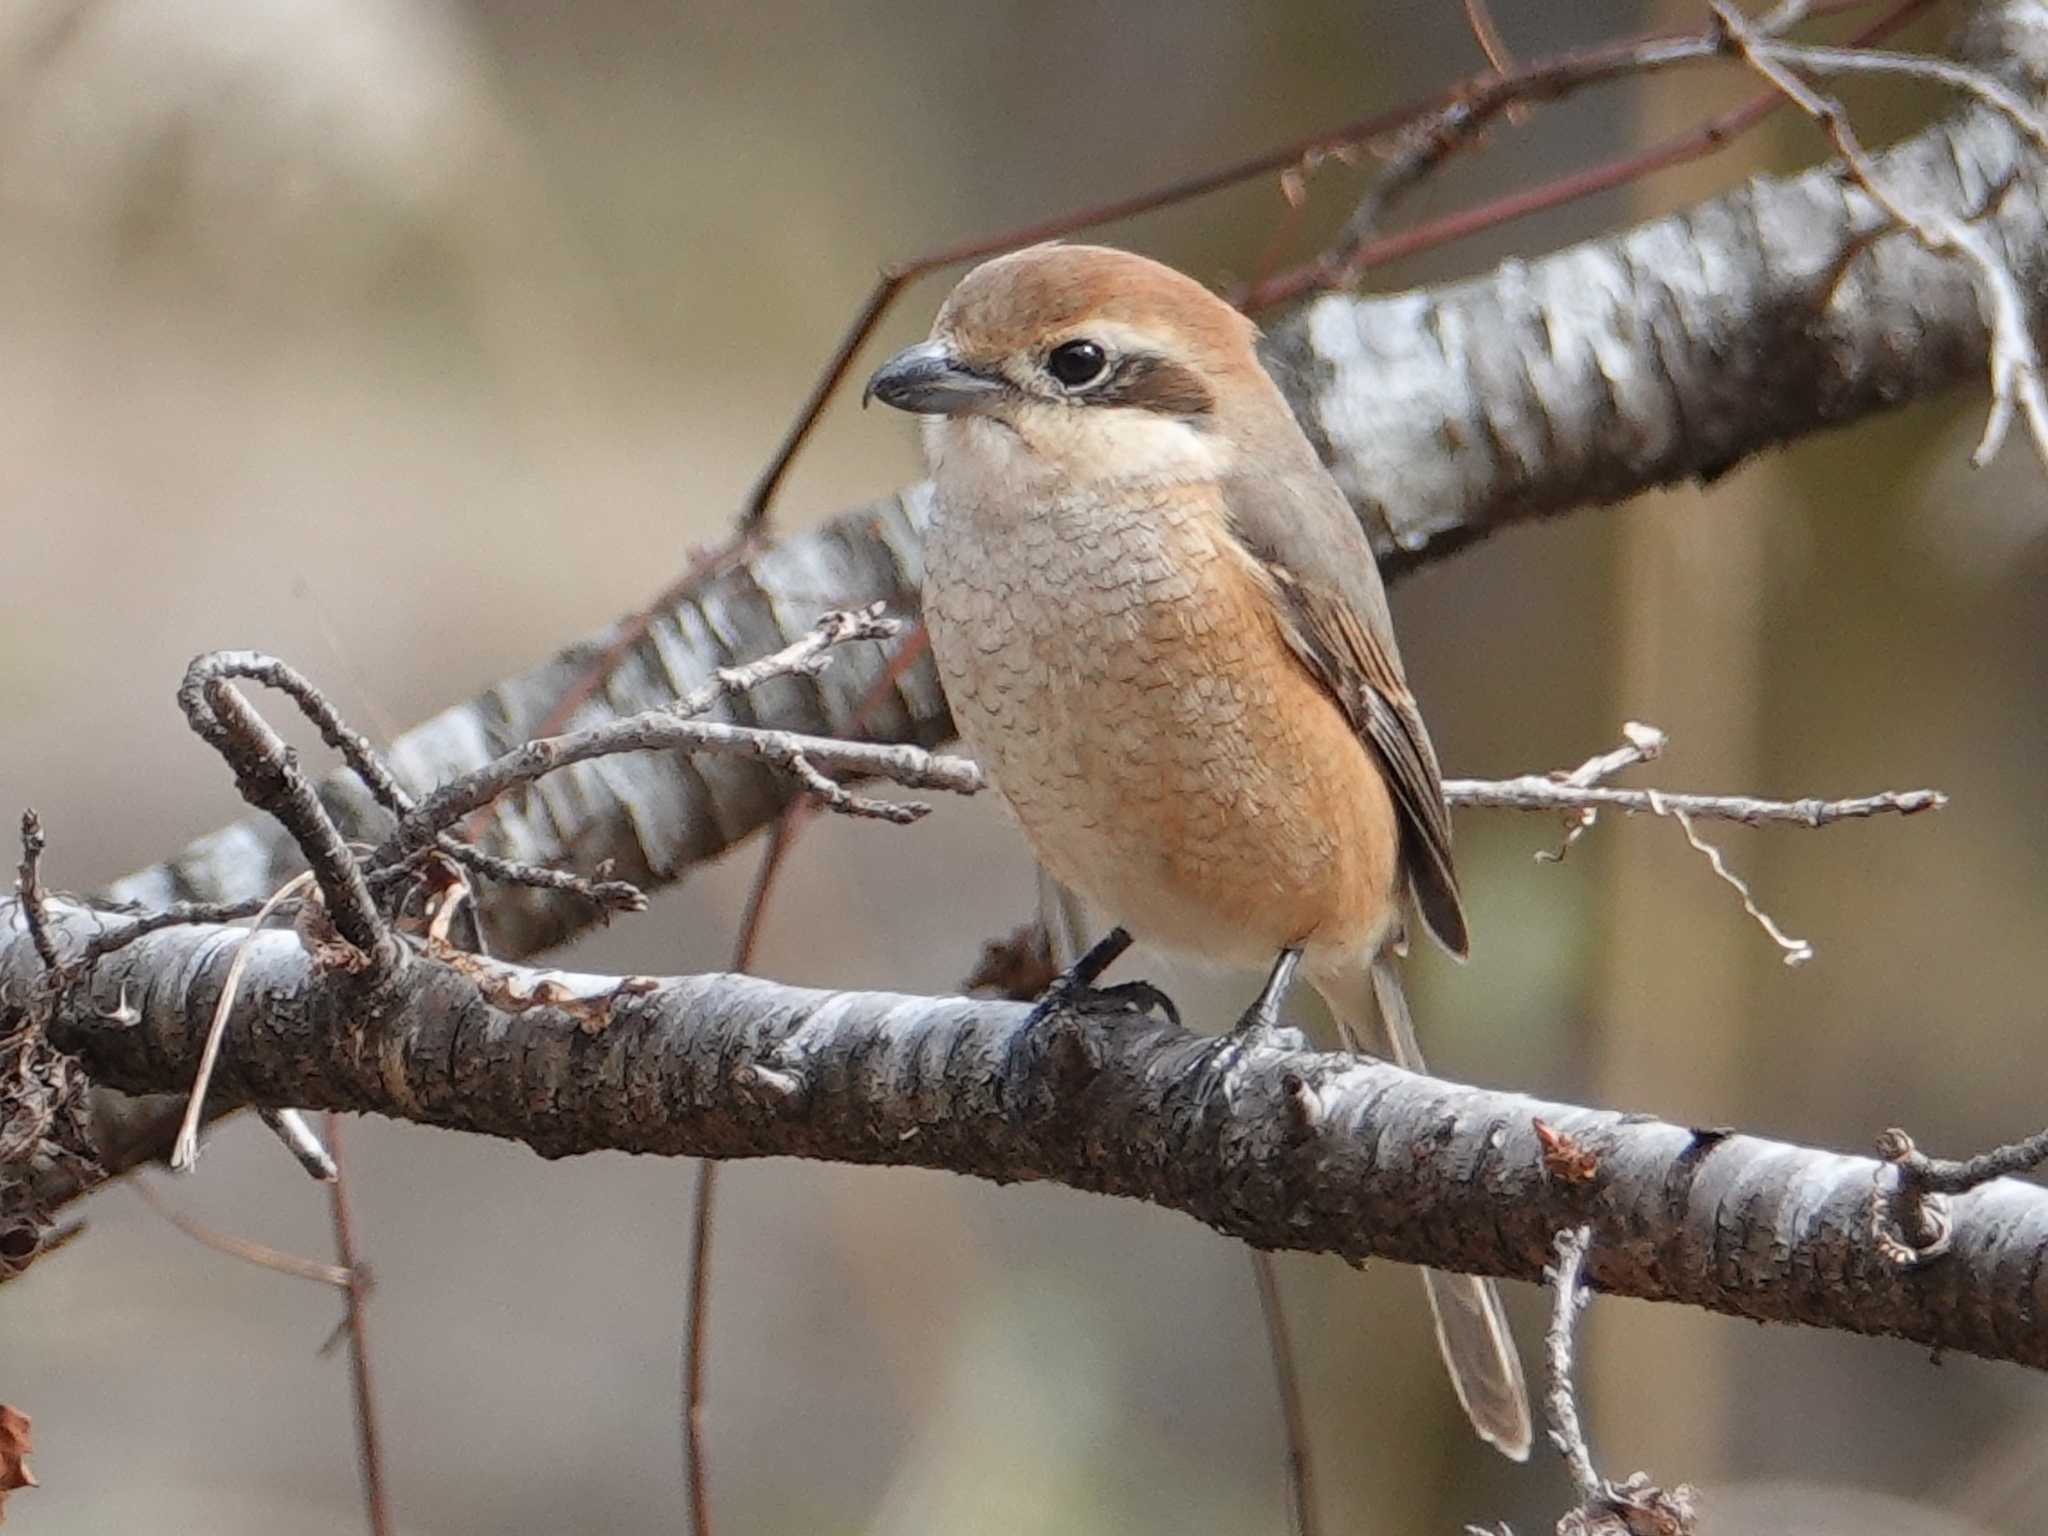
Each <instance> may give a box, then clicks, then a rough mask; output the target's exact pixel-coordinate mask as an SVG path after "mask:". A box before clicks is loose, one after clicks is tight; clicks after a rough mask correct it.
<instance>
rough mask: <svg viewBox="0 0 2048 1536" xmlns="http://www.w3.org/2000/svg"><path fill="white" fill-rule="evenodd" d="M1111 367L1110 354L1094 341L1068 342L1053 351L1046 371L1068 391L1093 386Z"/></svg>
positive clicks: (1046, 361) (1046, 362)
mask: <svg viewBox="0 0 2048 1536" xmlns="http://www.w3.org/2000/svg"><path fill="white" fill-rule="evenodd" d="M1108 366H1109V354H1108V353H1107V352H1104V351H1103V350H1102V348H1101V347H1099V346H1098V345H1096V344H1095V343H1094V342H1092V341H1067V342H1062V343H1061V344H1060V345H1059V346H1056V347H1054V348H1053V349H1052V352H1051V355H1049V356H1048V357H1047V358H1046V360H1045V371H1046V372H1047V373H1049V374H1051V375H1052V376H1053V377H1054V378H1056V379H1058V380H1059V381H1060V383H1062V384H1064V385H1065V386H1066V387H1067V388H1068V389H1079V388H1080V387H1081V386H1082V385H1084V384H1093V383H1094V382H1095V381H1096V380H1097V379H1099V378H1101V377H1102V370H1103V369H1105V368H1107V367H1108Z"/></svg>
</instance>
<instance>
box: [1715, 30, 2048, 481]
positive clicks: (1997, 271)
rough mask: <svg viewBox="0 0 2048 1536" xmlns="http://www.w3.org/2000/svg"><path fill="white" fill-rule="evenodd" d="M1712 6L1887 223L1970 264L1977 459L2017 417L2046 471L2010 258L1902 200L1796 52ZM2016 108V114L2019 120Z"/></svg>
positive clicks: (2037, 133)
mask: <svg viewBox="0 0 2048 1536" xmlns="http://www.w3.org/2000/svg"><path fill="white" fill-rule="evenodd" d="M1710 4H1711V6H1712V9H1713V12H1714V18H1715V20H1716V21H1717V22H1718V23H1719V25H1720V27H1721V29H1722V31H1723V32H1724V34H1725V35H1726V39H1727V47H1728V48H1729V49H1730V50H1731V51H1732V52H1733V53H1734V54H1735V55H1736V56H1737V57H1738V58H1740V59H1742V60H1743V61H1744V62H1745V63H1747V64H1748V65H1749V67H1750V68H1751V69H1753V70H1754V71H1756V73H1757V74H1758V75H1760V76H1762V77H1763V78H1764V79H1765V80H1766V81H1768V82H1769V83H1770V85H1771V86H1772V88H1773V89H1774V90H1776V91H1778V92H1779V93H1780V94H1782V95H1783V96H1784V98H1785V99H1786V100H1787V101H1789V102H1791V103H1792V104H1793V105H1794V106H1795V107H1797V108H1798V109H1799V110H1800V111H1801V112H1803V113H1805V114H1806V115H1807V116H1808V117H1810V118H1812V119H1813V121H1814V122H1815V123H1817V124H1818V125H1819V126H1820V128H1821V130H1822V131H1823V132H1824V133H1826V134H1827V136H1828V140H1829V142H1830V143H1832V144H1833V145H1834V147H1835V152H1836V153H1837V154H1838V155H1840V156H1841V157H1842V163H1843V165H1844V167H1845V169H1846V171H1847V174H1848V176H1849V177H1850V179H1851V180H1852V181H1854V183H1855V184H1856V185H1857V186H1858V187H1860V188H1861V189H1862V190H1863V192H1864V193H1865V195H1866V196H1868V197H1869V199H1870V200H1871V202H1872V203H1873V204H1875V205H1876V207H1877V209H1878V210H1879V212H1881V213H1882V214H1883V215H1884V217H1885V219H1886V220H1887V221H1888V222H1889V223H1890V224H1892V225H1893V226H1895V227H1897V228H1898V229H1900V230H1903V231H1905V232H1906V233H1909V234H1911V235H1912V236H1913V238H1914V239H1916V240H1918V241H1919V242H1920V244H1921V245H1923V246H1925V247H1926V248H1927V249H1928V250H1930V251H1932V252H1935V253H1936V254H1938V255H1949V256H1957V257H1960V258H1962V259H1963V260H1964V261H1965V262H1966V263H1967V264H1968V265H1969V266H1970V267H1971V269H1972V271H1973V274H1974V276H1975V278H1976V287H1977V296H1978V302H1979V304H1980V305H1981V306H1982V308H1983V310H1984V319H1985V324H1986V325H1987V327H1988V328H1989V330H1990V332H1991V410H1990V412H1989V414H1988V415H1987V416H1986V418H1985V422H1984V435H1983V438H1982V439H1981V440H1980V441H1979V442H1978V444H1977V450H1976V452H1975V453H1974V454H1973V455H1972V459H1973V461H1974V462H1975V463H1976V464H1978V465H1979V466H1980V467H1981V466H1982V465H1984V464H1987V463H1989V462H1990V461H1991V459H1992V458H1993V457H1994V456H1995V455H1996V454H1997V452H1998V450H1999V447H2000V446H2001V445H2002V444H2003V442H2004V440H2005V434H2006V432H2007V430H2008V429H2009V427H2010V426H2011V424H2012V419H2013V416H2014V414H2015V412H2017V413H2019V414H2021V415H2023V416H2024V417H2025V419H2026V423H2027V429H2028V432H2029V434H2030V435H2031V436H2032V438H2033V441H2034V451H2035V452H2036V453H2037V454H2038V455H2039V456H2040V458H2041V462H2042V464H2043V465H2044V466H2048V388H2044V384H2043V379H2042V369H2041V359H2040V356H2039V354H2038V353H2037V352H2036V351H2035V350H2034V338H2033V334H2032V331H2031V330H2030V329H2029V327H2028V324H2027V303H2026V300H2025V299H2024V298H2023V297H2022V296H2021V294H2020V291H2019V284H2018V283H2017V281H2015V279H2014V277H2013V273H2012V270H2011V268H2010V267H2009V266H2007V264H2006V262H2005V259H2004V257H2003V256H2002V255H2000V254H1999V252H1998V250H1997V249H1996V247H1995V246H1994V245H1993V244H1992V242H1991V240H1990V238H1989V237H1988V236H1987V235H1985V233H1984V231H1983V230H1982V229H1980V228H1978V227H1977V226H1976V224H1975V223H1973V222H1972V221H1970V220H1967V219H1957V218H1952V217H1950V216H1949V215H1948V214H1946V213H1942V212H1939V211H1937V210H1934V209H1920V208H1914V207H1912V206H1910V205H1908V204H1907V203H1906V202H1905V201H1904V200H1902V199H1901V198H1900V197H1898V196H1897V195H1896V194H1895V193H1894V192H1893V191H1892V190H1891V188H1890V187H1889V186H1888V185H1887V183H1886V182H1885V180H1884V178H1883V177H1882V176H1880V175H1879V173H1878V170H1877V167H1876V166H1875V165H1874V164H1872V162H1871V159H1870V156H1869V154H1868V153H1867V152H1866V151H1865V150H1864V148H1863V145H1862V144H1861V142H1860V141H1859V140H1858V139H1857V137H1856V132H1855V130H1854V129H1853V128H1852V127H1851V126H1850V125H1849V117H1848V113H1847V112H1846V111H1844V110H1843V107H1842V104H1841V103H1840V102H1839V101H1837V100H1835V99H1834V98H1833V97H1832V96H1827V95H1824V94H1822V93H1821V92H1820V91H1817V90H1815V89H1814V88H1813V87H1812V86H1811V85H1809V84H1808V83H1807V82H1806V81H1805V80H1803V79H1801V78H1800V77H1799V76H1798V75H1797V74H1795V73H1793V71H1792V69H1791V68H1790V67H1788V66H1789V65H1790V64H1791V63H1792V62H1794V60H1795V57H1796V54H1797V52H1798V51H1797V50H1786V49H1781V48H1779V47H1777V46H1776V45H1774V44H1772V43H1770V42H1768V41H1766V40H1765V39H1763V38H1761V37H1759V35H1758V34H1757V32H1756V29H1755V28H1754V27H1753V26H1751V24H1750V23H1749V21H1748V20H1747V19H1746V18H1745V17H1744V16H1743V14H1742V12H1741V11H1740V10H1738V9H1737V8H1736V7H1735V6H1734V5H1732V4H1730V3H1729V0H1710ZM1823 57H1824V58H1825V59H1826V60H1827V61H1828V62H1829V63H1830V64H1831V65H1833V66H1835V67H1841V58H1840V55H1839V53H1833V52H1831V53H1826V54H1824V55H1823ZM1903 57H1904V56H1902V55H1891V56H1890V58H1891V59H1892V60H1893V61H1894V63H1893V67H1894V68H1902V67H1903V66H1902V65H1900V64H1898V62H1897V61H1898V60H1900V59H1901V58H1903ZM1930 62H1931V61H1930ZM1962 73H1963V74H1964V75H1965V76H1966V77H1967V78H1972V79H1977V86H1976V94H1978V95H1979V96H1980V97H1984V99H1987V100H1989V99H1990V98H1989V97H1987V96H1985V92H1984V90H1983V87H1986V86H1988V87H1990V88H1991V90H1992V91H1994V92H1997V93H1998V94H2000V95H2001V96H2002V97H2003V98H2005V99H2004V100H1999V101H1993V103H1992V104H1993V105H1995V106H1997V107H1998V108H1999V110H2001V111H2004V112H2005V113H2006V115H2007V116H2008V117H2012V118H2013V120H2014V122H2015V123H2016V124H2018V125H2019V126H2020V127H2021V128H2022V130H2023V131H2025V132H2026V133H2027V134H2028V136H2029V137H2030V138H2033V139H2035V141H2036V143H2037V144H2039V143H2042V142H2044V138H2048V130H2044V128H2043V125H2042V123H2041V120H2040V119H2039V118H2038V117H2037V116H2036V115H2035V114H2034V113H2033V112H2032V110H2031V109H2030V108H2028V107H2026V105H2025V104H2024V103H2021V102H2019V101H2018V99H2017V98H2015V97H2013V96H2012V93H2011V92H2009V91H2005V90H2004V88H2003V87H2002V86H1998V85H1997V83H1996V82H1993V81H1984V80H1981V79H1978V77H1975V76H1974V75H1973V73H1972V72H1968V71H1963V72H1962ZM1950 83H1954V82H1953V81H1951V82H1950ZM2008 102H2009V103H2010V104H2009V105H2008ZM2015 107H2016V108H2017V109H2018V115H2016V116H2015V114H2014V111H2013V108H2015ZM1987 211H1988V210H1987Z"/></svg>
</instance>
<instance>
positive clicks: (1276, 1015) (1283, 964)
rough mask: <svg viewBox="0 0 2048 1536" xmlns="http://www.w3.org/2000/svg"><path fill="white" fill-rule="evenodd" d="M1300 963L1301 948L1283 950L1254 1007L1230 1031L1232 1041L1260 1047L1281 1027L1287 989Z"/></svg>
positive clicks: (1292, 981) (1254, 1001)
mask: <svg viewBox="0 0 2048 1536" xmlns="http://www.w3.org/2000/svg"><path fill="white" fill-rule="evenodd" d="M1300 964H1301V950H1300V949H1299V948H1295V949H1283V950H1281V951H1280V955H1279V958H1278V959H1276V960H1275V961H1274V962H1273V969H1272V970H1271V971H1269V972H1267V974H1266V984H1265V985H1264V986H1263V987H1261V988H1259V995H1258V996H1257V997H1256V998H1254V999H1253V1001H1252V1005H1251V1007H1249V1008H1247V1009H1245V1011H1244V1012H1243V1013H1242V1014H1241V1015H1240V1016H1239V1017H1238V1021H1237V1023H1236V1025H1235V1026H1234V1027H1233V1028H1232V1029H1231V1031H1230V1033H1231V1036H1232V1037H1233V1038H1236V1039H1238V1040H1241V1041H1243V1042H1244V1043H1245V1044H1246V1045H1257V1044H1259V1043H1260V1042H1261V1041H1262V1040H1263V1039H1264V1038H1265V1036H1267V1035H1269V1034H1271V1033H1272V1032H1273V1031H1274V1030H1276V1029H1278V1028H1279V1027H1280V1005H1281V1004H1282V1003H1284V1002H1286V1001H1287V991H1288V988H1290V987H1292V986H1293V985H1294V972H1295V969H1296V967H1298V966H1299V965H1300Z"/></svg>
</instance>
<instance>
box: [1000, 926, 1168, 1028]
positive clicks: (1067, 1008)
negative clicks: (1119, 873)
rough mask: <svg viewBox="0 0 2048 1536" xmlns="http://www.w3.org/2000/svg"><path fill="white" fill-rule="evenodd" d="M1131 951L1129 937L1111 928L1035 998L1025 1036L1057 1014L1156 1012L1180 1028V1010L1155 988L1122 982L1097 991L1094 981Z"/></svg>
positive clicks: (1138, 982)
mask: <svg viewBox="0 0 2048 1536" xmlns="http://www.w3.org/2000/svg"><path fill="white" fill-rule="evenodd" d="M1130 947H1131V936H1130V934H1129V933H1127V932H1125V931H1124V930H1123V929H1122V928H1112V929H1110V930H1109V932H1108V933H1107V934H1105V935H1104V936H1103V937H1102V939H1101V940H1100V941H1099V942H1098V943H1097V944H1096V945H1095V947H1094V948H1093V949H1091V950H1089V951H1088V953H1087V954H1085V955H1083V956H1082V957H1081V958H1080V959H1079V960H1078V961H1076V962H1075V963H1074V965H1073V967H1072V969H1070V970H1068V971H1067V972H1065V973H1064V974H1063V975H1061V976H1060V977H1058V978H1057V979H1056V980H1055V981H1054V982H1053V984H1052V985H1051V986H1049V987H1047V988H1046V989H1045V991H1044V992H1042V993H1041V994H1040V995H1039V998H1038V1001H1037V1002H1036V1003H1034V1004H1032V1007H1031V1016H1030V1017H1029V1018H1028V1019H1026V1020H1025V1021H1024V1030H1025V1032H1026V1033H1027V1034H1028V1033H1030V1032H1031V1031H1033V1030H1035V1029H1036V1028H1037V1027H1038V1026H1039V1025H1040V1024H1042V1023H1044V1022H1045V1021H1046V1020H1047V1019H1049V1018H1051V1017H1052V1016H1053V1015H1054V1014H1057V1013H1082V1014H1091V1015H1097V1016H1108V1015H1129V1014H1145V1013H1149V1012H1152V1011H1153V1010H1155V1009H1156V1010H1157V1011H1158V1012H1160V1013H1161V1014H1163V1015H1165V1017H1166V1019H1167V1021H1168V1022H1169V1023H1171V1024H1173V1025H1174V1026H1175V1027H1176V1028H1177V1027H1179V1025H1180V1010H1179V1009H1178V1008H1176V1007H1175V1006H1174V1004H1173V999H1172V998H1170V997H1168V996H1167V995H1166V994H1165V993H1164V992H1162V991H1160V990H1159V988H1157V987H1155V986H1153V985H1152V983H1151V982H1149V981H1123V982H1118V983H1117V984H1116V985H1115V986H1113V987H1098V986H1097V985H1095V981H1096V978H1097V977H1099V976H1100V975H1101V974H1102V973H1103V972H1104V971H1106V970H1108V969H1109V968H1110V966H1111V965H1113V964H1114V963H1115V962H1116V960H1117V958H1118V957H1119V956H1121V955H1122V954H1123V952H1124V951H1125V950H1127V949H1129V948H1130Z"/></svg>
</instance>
